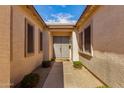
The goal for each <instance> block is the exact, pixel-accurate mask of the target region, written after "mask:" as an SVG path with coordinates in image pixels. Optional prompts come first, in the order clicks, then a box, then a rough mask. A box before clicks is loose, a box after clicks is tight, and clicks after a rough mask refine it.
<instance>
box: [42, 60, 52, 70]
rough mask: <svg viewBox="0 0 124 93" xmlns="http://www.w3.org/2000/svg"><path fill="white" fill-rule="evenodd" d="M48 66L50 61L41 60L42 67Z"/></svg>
mask: <svg viewBox="0 0 124 93" xmlns="http://www.w3.org/2000/svg"><path fill="white" fill-rule="evenodd" d="M50 66H51V61H43V63H42V67H45V68H47V67H50Z"/></svg>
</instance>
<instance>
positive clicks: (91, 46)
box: [79, 24, 93, 57]
mask: <svg viewBox="0 0 124 93" xmlns="http://www.w3.org/2000/svg"><path fill="white" fill-rule="evenodd" d="M89 26H90V35H91V37H90V39H91V40H90V41H91V43H90V50H91V51H90V52H87V51H85V36H84V35H85V29H87V28H88V27H89ZM82 33H83V45H82V47H83V50H80V51H79V53H81V54H85V55H87V56H90V57H92V56H93V32H92V24H88V25H87V26H86V27H85V28H84V30H83V31H82Z"/></svg>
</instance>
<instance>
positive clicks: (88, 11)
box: [75, 5, 100, 29]
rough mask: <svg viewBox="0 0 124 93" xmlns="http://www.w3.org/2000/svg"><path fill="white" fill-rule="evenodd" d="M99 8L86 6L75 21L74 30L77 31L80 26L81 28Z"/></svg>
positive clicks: (97, 6)
mask: <svg viewBox="0 0 124 93" xmlns="http://www.w3.org/2000/svg"><path fill="white" fill-rule="evenodd" d="M99 7H100V6H99V5H88V6H87V7H86V9H85V10H84V12H83V13H82V15H81V16H80V18H79V20H78V21H77V23H76V25H75V26H76V28H77V29H78V28H80V26H83V25H84V23H85V22H86V21H87V20H88V19H89V18H90V17H91V16H92V15H93V14H94V13H95V12H96V11H97V10H98V9H99Z"/></svg>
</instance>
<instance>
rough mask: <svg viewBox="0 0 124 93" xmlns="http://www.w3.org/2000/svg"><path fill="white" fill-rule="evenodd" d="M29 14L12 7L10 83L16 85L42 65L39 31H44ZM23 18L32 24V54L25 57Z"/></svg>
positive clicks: (19, 8)
mask: <svg viewBox="0 0 124 93" xmlns="http://www.w3.org/2000/svg"><path fill="white" fill-rule="evenodd" d="M30 13H31V12H28V11H26V10H24V9H23V8H22V6H21V7H20V6H13V31H12V33H13V40H12V49H13V50H12V54H13V56H12V61H11V83H13V84H14V85H16V84H17V83H19V82H20V80H22V78H23V77H24V75H26V74H28V73H30V72H31V71H32V70H34V69H35V68H36V67H37V66H39V65H40V64H41V63H42V59H43V53H42V52H39V46H38V45H39V40H38V39H39V38H38V37H39V31H38V29H41V31H44V29H42V26H40V25H38V24H37V23H36V20H35V19H34V17H32V14H30ZM25 18H27V19H28V20H29V21H30V22H31V23H33V24H34V28H35V31H34V32H35V33H34V35H35V36H34V40H35V41H34V43H35V46H34V48H35V49H34V51H35V52H34V54H33V55H32V56H29V57H25V55H24V54H25Z"/></svg>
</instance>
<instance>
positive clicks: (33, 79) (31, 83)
mask: <svg viewBox="0 0 124 93" xmlns="http://www.w3.org/2000/svg"><path fill="white" fill-rule="evenodd" d="M39 79H40V77H39V75H38V74H36V73H31V74H28V75H26V76H25V77H24V78H23V80H22V81H21V85H20V87H22V88H33V87H35V86H36V85H37V84H38V82H39Z"/></svg>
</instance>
